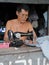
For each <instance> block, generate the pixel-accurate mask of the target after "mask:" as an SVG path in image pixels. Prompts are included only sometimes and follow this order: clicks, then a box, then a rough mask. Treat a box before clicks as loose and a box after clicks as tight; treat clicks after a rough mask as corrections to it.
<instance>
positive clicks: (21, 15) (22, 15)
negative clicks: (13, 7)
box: [16, 5, 29, 22]
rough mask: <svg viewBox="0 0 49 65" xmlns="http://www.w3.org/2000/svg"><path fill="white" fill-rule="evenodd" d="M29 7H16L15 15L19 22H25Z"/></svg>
mask: <svg viewBox="0 0 49 65" xmlns="http://www.w3.org/2000/svg"><path fill="white" fill-rule="evenodd" d="M28 14H29V7H28V6H27V5H21V6H19V7H17V11H16V15H17V16H18V19H19V21H21V22H25V21H26V20H27V18H28Z"/></svg>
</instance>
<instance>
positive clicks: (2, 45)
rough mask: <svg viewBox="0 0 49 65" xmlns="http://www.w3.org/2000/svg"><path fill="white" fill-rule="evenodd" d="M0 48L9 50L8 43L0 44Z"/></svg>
mask: <svg viewBox="0 0 49 65" xmlns="http://www.w3.org/2000/svg"><path fill="white" fill-rule="evenodd" d="M0 48H9V43H0Z"/></svg>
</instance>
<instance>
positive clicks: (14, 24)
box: [4, 5, 36, 42]
mask: <svg viewBox="0 0 49 65" xmlns="http://www.w3.org/2000/svg"><path fill="white" fill-rule="evenodd" d="M28 14H29V7H28V6H27V5H22V6H19V7H18V8H17V10H16V15H17V19H13V20H9V21H8V22H7V24H6V31H5V35H4V40H5V41H9V40H8V34H7V33H8V30H12V31H13V32H26V33H27V32H28V31H29V32H30V31H32V32H33V39H34V42H35V41H36V34H35V32H34V30H33V28H32V25H31V23H30V22H28V21H27V18H28ZM26 38H27V37H26V36H23V37H21V38H20V39H21V40H23V41H24V40H26Z"/></svg>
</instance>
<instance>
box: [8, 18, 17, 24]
mask: <svg viewBox="0 0 49 65" xmlns="http://www.w3.org/2000/svg"><path fill="white" fill-rule="evenodd" d="M16 20H17V19H12V20H8V21H7V24H13V23H14V21H16Z"/></svg>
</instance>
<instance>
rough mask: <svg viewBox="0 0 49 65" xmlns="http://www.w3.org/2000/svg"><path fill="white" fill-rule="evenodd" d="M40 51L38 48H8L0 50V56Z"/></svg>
mask: <svg viewBox="0 0 49 65" xmlns="http://www.w3.org/2000/svg"><path fill="white" fill-rule="evenodd" d="M38 51H41V50H40V48H37V47H28V46H25V47H24V46H23V47H19V48H16V47H10V48H3V49H0V55H3V54H4V55H6V54H7V55H8V54H17V53H29V52H30V53H31V52H38Z"/></svg>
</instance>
